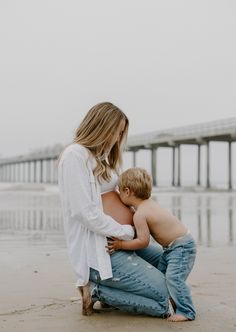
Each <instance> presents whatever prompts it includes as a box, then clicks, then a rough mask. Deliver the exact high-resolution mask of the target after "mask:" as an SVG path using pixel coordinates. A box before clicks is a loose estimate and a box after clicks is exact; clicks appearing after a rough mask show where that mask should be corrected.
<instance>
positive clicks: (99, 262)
mask: <svg viewBox="0 0 236 332" xmlns="http://www.w3.org/2000/svg"><path fill="white" fill-rule="evenodd" d="M95 162H96V161H95V159H94V157H92V155H91V154H90V153H89V151H88V150H87V149H86V148H85V147H83V146H82V145H80V144H71V145H69V146H68V147H67V148H66V149H65V150H64V152H63V153H62V156H61V158H60V162H59V165H58V185H59V191H60V197H61V203H62V210H63V219H64V230H65V236H66V241H67V246H68V251H69V257H70V261H71V263H72V266H73V269H74V271H75V273H76V275H77V277H78V281H77V286H84V285H86V284H87V282H88V280H89V268H90V267H92V268H94V269H96V270H97V271H99V273H100V277H101V279H102V280H103V279H108V278H111V277H112V268H111V260H110V256H109V254H108V253H107V251H106V248H105V246H106V245H107V239H106V237H109V236H115V237H118V238H120V239H122V240H130V239H133V237H134V230H133V228H132V227H131V226H130V225H120V224H119V223H117V222H116V221H115V220H114V219H113V218H111V217H110V216H108V215H106V214H104V213H103V208H102V200H101V193H100V185H99V183H98V182H97V180H96V179H95V177H94V175H93V171H92V168H93V167H92V165H94V163H95Z"/></svg>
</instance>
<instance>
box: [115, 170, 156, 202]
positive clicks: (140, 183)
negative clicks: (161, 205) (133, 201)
mask: <svg viewBox="0 0 236 332" xmlns="http://www.w3.org/2000/svg"><path fill="white" fill-rule="evenodd" d="M118 186H119V189H120V190H122V191H123V190H124V189H125V188H129V190H130V191H131V192H132V193H133V194H134V196H135V197H137V198H141V199H148V198H149V197H150V196H151V193H152V178H151V176H150V175H149V174H148V172H147V171H146V170H145V169H143V168H138V167H135V168H129V169H127V170H126V171H125V172H123V173H122V174H121V175H120V177H119V181H118Z"/></svg>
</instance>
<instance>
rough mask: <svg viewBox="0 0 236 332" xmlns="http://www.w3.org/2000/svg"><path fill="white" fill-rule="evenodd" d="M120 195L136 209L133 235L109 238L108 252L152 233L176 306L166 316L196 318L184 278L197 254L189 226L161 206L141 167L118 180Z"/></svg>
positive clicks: (135, 244)
mask: <svg viewBox="0 0 236 332" xmlns="http://www.w3.org/2000/svg"><path fill="white" fill-rule="evenodd" d="M118 186H119V191H120V199H121V201H122V202H123V203H124V204H125V205H128V206H132V207H134V209H135V210H136V212H135V214H134V216H133V221H134V226H135V229H136V238H135V239H134V240H130V241H123V240H118V239H115V238H114V239H113V240H110V241H108V246H107V249H108V252H109V253H110V254H112V253H113V252H114V251H115V250H118V249H122V250H137V249H141V248H144V247H147V246H148V244H149V240H150V234H151V235H152V237H153V238H154V239H155V240H156V241H157V242H158V243H160V244H161V245H162V246H163V249H164V253H163V255H162V258H161V261H160V263H159V266H158V269H159V270H160V271H162V272H163V273H164V274H165V277H166V284H167V287H168V290H169V293H170V297H171V299H172V303H173V306H174V309H175V314H173V315H171V316H170V317H169V318H168V320H169V321H172V322H182V321H187V320H194V319H195V315H196V312H195V309H194V306H193V302H192V298H191V294H190V290H189V287H188V286H187V285H186V283H185V281H186V279H187V277H188V275H189V273H190V272H191V270H192V268H193V264H194V260H195V257H196V245H195V242H194V240H193V238H192V236H191V234H190V233H189V231H188V229H187V228H186V227H185V226H184V225H183V224H182V223H181V221H180V220H178V219H177V218H176V217H175V216H173V215H172V214H171V213H170V212H169V211H167V210H166V209H164V208H162V207H161V206H160V205H159V204H158V203H157V202H155V201H153V200H152V199H151V198H150V196H151V191H152V179H151V177H150V176H149V174H148V173H147V172H146V171H145V170H144V169H141V168H130V169H128V170H127V171H125V172H124V173H122V174H121V176H120V178H119V181H118Z"/></svg>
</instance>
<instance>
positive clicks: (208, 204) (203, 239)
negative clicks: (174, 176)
mask: <svg viewBox="0 0 236 332" xmlns="http://www.w3.org/2000/svg"><path fill="white" fill-rule="evenodd" d="M154 199H156V200H157V201H158V202H159V203H160V204H161V205H162V206H165V207H166V208H168V209H170V210H171V211H172V213H173V214H175V215H176V216H177V217H178V218H179V219H180V220H181V221H182V222H183V223H185V224H186V225H187V226H188V227H189V229H190V231H191V233H192V234H193V236H194V238H195V239H196V240H197V242H198V244H199V245H205V246H208V247H211V246H216V245H217V246H218V245H232V244H233V243H234V238H235V229H234V223H235V222H236V221H235V211H234V206H235V200H236V195H235V193H232V194H229V193H203V194H196V193H168V194H167V193H158V194H155V196H154Z"/></svg>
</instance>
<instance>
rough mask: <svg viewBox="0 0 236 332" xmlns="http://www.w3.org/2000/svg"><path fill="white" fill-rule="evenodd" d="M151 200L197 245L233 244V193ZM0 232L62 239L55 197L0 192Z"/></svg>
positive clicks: (165, 195)
mask: <svg viewBox="0 0 236 332" xmlns="http://www.w3.org/2000/svg"><path fill="white" fill-rule="evenodd" d="M154 199H156V200H157V201H158V202H159V203H160V204H161V205H162V206H165V207H166V208H168V209H169V210H170V211H172V213H173V214H175V215H176V216H177V217H178V218H179V219H180V220H182V222H183V223H185V224H186V225H187V226H188V228H189V229H190V231H191V233H192V234H193V236H194V238H195V239H196V241H197V242H198V244H199V245H204V246H208V247H211V246H220V245H233V243H234V238H235V227H234V224H235V200H236V194H235V193H203V194H199V193H158V194H155V196H154ZM0 230H1V236H4V233H5V234H9V233H11V234H12V235H14V236H17V234H18V233H20V232H21V233H24V234H29V235H30V234H33V233H34V232H35V231H37V236H38V238H40V237H41V239H42V240H43V239H44V236H43V235H44V234H54V235H58V234H60V236H63V219H62V211H61V206H60V200H59V197H58V195H57V194H56V193H55V194H46V193H45V192H0ZM32 232H33V233H32ZM40 235H41V236H40ZM38 238H37V239H38Z"/></svg>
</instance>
